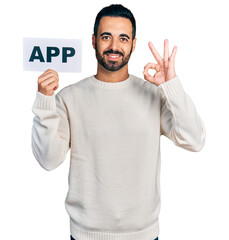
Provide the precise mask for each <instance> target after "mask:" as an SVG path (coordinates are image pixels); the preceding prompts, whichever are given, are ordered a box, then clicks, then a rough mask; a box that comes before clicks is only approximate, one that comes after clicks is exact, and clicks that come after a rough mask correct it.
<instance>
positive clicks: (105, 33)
mask: <svg viewBox="0 0 229 240" xmlns="http://www.w3.org/2000/svg"><path fill="white" fill-rule="evenodd" d="M103 35H110V36H112V34H111V33H109V32H103V33H102V34H101V35H100V37H102V36H103ZM119 36H120V37H127V38H128V39H130V37H129V36H128V35H127V34H125V33H122V34H120V35H119Z"/></svg>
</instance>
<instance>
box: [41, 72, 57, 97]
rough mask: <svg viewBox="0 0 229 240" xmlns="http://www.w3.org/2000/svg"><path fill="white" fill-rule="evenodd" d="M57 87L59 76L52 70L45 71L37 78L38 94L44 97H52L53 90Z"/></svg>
mask: <svg viewBox="0 0 229 240" xmlns="http://www.w3.org/2000/svg"><path fill="white" fill-rule="evenodd" d="M58 87H59V76H58V73H57V72H56V71H54V70H52V69H48V70H46V71H45V72H44V73H43V74H42V75H40V76H39V78H38V92H40V93H42V94H44V95H46V96H52V95H53V94H54V90H56V89H57V88H58Z"/></svg>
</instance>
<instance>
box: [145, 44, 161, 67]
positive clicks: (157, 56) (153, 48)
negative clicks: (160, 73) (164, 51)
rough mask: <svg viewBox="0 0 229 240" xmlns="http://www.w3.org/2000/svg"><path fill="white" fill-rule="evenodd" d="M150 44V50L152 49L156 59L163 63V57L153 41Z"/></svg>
mask: <svg viewBox="0 0 229 240" xmlns="http://www.w3.org/2000/svg"><path fill="white" fill-rule="evenodd" d="M148 45H149V48H150V50H151V52H152V54H153V56H154V58H155V59H156V61H157V62H158V63H161V61H162V57H161V56H160V55H159V53H158V52H157V50H156V49H155V47H154V45H153V43H152V42H149V43H148Z"/></svg>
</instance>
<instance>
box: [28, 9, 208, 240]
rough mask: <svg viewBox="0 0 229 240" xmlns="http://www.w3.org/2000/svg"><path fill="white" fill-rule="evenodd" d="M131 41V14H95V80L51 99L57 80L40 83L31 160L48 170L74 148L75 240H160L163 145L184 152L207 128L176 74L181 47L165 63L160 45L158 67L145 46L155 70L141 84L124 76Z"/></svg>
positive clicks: (47, 76)
mask: <svg viewBox="0 0 229 240" xmlns="http://www.w3.org/2000/svg"><path fill="white" fill-rule="evenodd" d="M135 34H136V24H135V19H134V16H133V14H132V13H131V11H130V10H128V9H127V8H125V7H123V6H122V5H110V6H108V7H106V8H104V9H102V10H101V11H100V12H99V13H98V15H97V17H96V20H95V26H94V34H93V35H92V45H93V47H94V49H95V53H96V58H97V60H98V67H97V74H96V75H92V76H90V77H87V78H85V79H83V80H81V81H78V82H77V83H74V84H71V85H69V86H66V87H64V88H63V89H62V90H61V91H59V92H58V93H57V94H56V95H55V94H54V91H55V90H57V88H58V86H59V85H58V81H59V78H58V74H57V73H56V72H55V71H53V70H51V69H49V70H47V71H45V72H44V73H43V74H42V75H41V76H40V77H39V78H38V91H37V95H36V100H35V102H34V105H33V109H32V110H33V113H34V114H35V115H36V116H35V117H34V119H33V128H32V149H33V154H34V156H35V158H36V159H37V161H38V162H39V163H40V165H41V166H42V167H43V168H44V169H46V170H52V169H55V168H56V167H57V166H59V165H60V164H61V163H62V162H63V161H64V159H65V157H66V154H67V152H68V150H69V149H70V148H71V159H70V171H69V191H68V194H67V196H66V201H65V206H66V210H67V212H68V214H69V216H70V231H71V239H77V240H84V239H87V240H89V239H90V240H94V239H96V240H102V239H104V240H136V239H138V240H147V239H149V240H154V239H158V235H159V222H158V216H159V212H160V204H161V200H160V166H161V159H160V136H161V135H164V136H166V137H168V138H169V139H171V140H172V141H173V142H174V144H175V145H177V146H179V147H182V148H184V149H186V150H189V151H200V150H201V149H202V147H203V145H204V142H205V128H204V124H203V121H202V120H201V118H200V117H199V115H198V113H197V111H196V109H195V106H194V104H193V102H192V101H191V99H190V97H189V96H188V95H186V93H185V92H184V90H183V87H182V85H181V82H180V80H179V77H178V76H177V75H176V73H175V64H174V62H175V54H176V51H177V47H174V48H173V51H172V53H171V55H170V56H169V48H168V40H167V39H166V40H165V42H164V56H163V58H162V57H161V56H160V55H159V54H158V52H157V51H156V49H155V48H154V46H153V44H152V43H151V42H150V43H149V48H150V50H151V51H152V54H153V56H154V57H155V59H156V61H157V64H155V63H148V64H147V65H146V66H145V69H144V78H145V80H146V81H145V80H143V79H141V78H138V77H136V76H134V75H132V74H129V73H128V61H129V59H130V56H131V54H132V52H133V51H134V49H135V46H136V38H135ZM149 68H152V69H155V70H156V74H155V75H154V76H151V75H149V73H148V70H149Z"/></svg>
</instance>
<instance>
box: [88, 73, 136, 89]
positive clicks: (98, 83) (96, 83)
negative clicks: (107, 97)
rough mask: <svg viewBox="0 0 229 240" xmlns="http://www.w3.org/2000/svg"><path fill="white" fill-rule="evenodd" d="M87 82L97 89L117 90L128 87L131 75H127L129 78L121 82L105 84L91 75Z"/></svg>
mask: <svg viewBox="0 0 229 240" xmlns="http://www.w3.org/2000/svg"><path fill="white" fill-rule="evenodd" d="M89 81H90V83H91V84H93V85H94V86H96V87H99V88H106V89H117V88H124V87H127V86H128V85H130V83H131V82H132V75H131V74H129V77H128V78H127V79H125V80H123V81H121V82H105V81H102V80H99V79H97V78H96V77H95V75H92V76H91V77H90V78H89Z"/></svg>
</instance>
